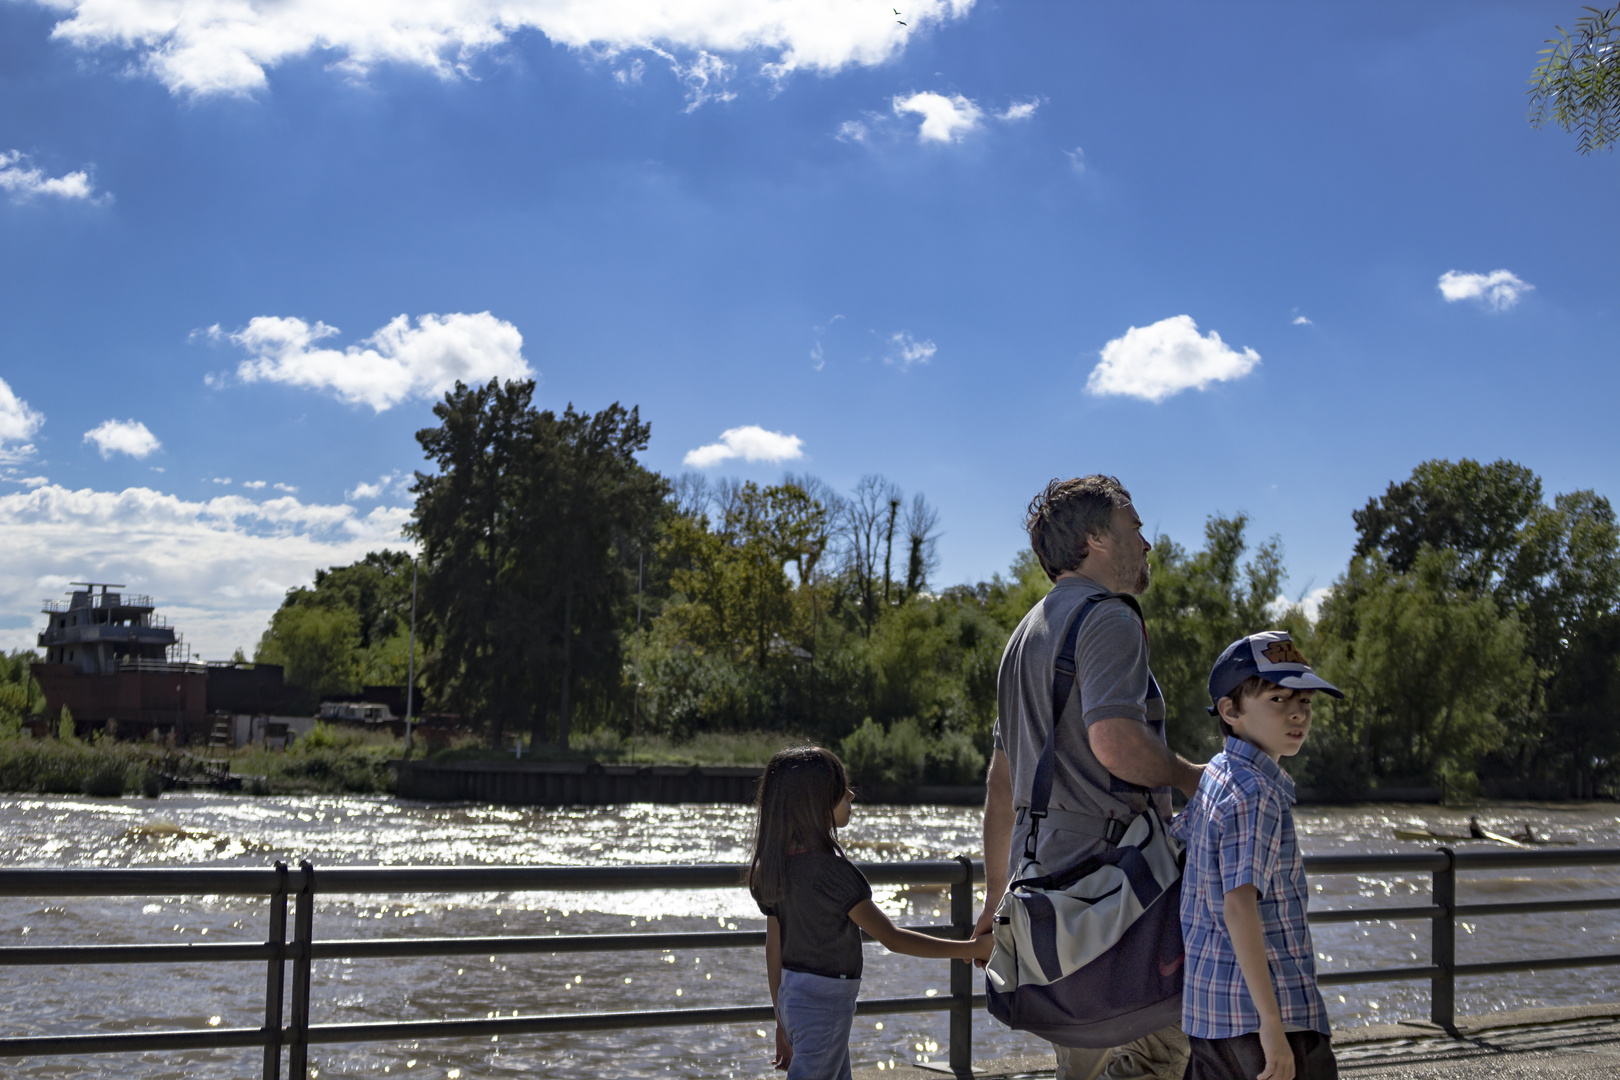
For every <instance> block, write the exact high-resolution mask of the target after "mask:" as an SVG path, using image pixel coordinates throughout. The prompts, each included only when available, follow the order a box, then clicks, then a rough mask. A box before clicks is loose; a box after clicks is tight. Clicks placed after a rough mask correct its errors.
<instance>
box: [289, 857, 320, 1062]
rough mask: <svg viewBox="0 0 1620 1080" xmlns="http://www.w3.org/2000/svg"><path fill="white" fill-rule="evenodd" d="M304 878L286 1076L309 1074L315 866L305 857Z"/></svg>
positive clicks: (296, 921)
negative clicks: (310, 976) (310, 969)
mask: <svg viewBox="0 0 1620 1080" xmlns="http://www.w3.org/2000/svg"><path fill="white" fill-rule="evenodd" d="M298 869H300V870H302V871H303V872H304V882H303V884H302V885H301V886H300V887H299V889H298V903H297V905H296V906H295V907H294V909H293V948H294V950H295V951H294V953H293V985H292V1031H291V1033H290V1035H291V1037H290V1038H289V1039H288V1040H287V1075H288V1077H289V1080H307V1078H308V1076H309V965H310V960H311V954H312V953H313V952H314V950H313V949H312V948H311V944H312V943H313V942H314V940H315V867H313V866H311V865H310V862H309V860H308V859H300V860H298Z"/></svg>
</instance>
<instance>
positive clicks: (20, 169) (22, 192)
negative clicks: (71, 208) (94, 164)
mask: <svg viewBox="0 0 1620 1080" xmlns="http://www.w3.org/2000/svg"><path fill="white" fill-rule="evenodd" d="M94 189H95V185H94V184H92V183H91V182H90V174H89V173H87V172H83V171H80V172H70V173H65V174H63V175H62V176H46V175H45V172H44V170H43V169H40V168H37V167H35V166H34V165H33V164H32V163H31V162H30V160H29V158H28V155H27V154H24V153H22V152H20V151H17V150H10V151H5V150H0V190H3V191H5V192H6V193H7V194H9V195H10V196H11V198H12V200H13V201H15V202H24V201H26V200H28V199H32V198H35V197H38V196H48V197H51V198H56V199H84V200H90V201H93V200H91V192H92V191H93V190H94Z"/></svg>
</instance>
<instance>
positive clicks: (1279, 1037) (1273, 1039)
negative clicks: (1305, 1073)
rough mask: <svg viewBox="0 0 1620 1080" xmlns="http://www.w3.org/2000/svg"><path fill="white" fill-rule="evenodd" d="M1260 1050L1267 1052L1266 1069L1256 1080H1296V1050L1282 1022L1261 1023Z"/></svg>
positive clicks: (1265, 1021)
mask: <svg viewBox="0 0 1620 1080" xmlns="http://www.w3.org/2000/svg"><path fill="white" fill-rule="evenodd" d="M1260 1048H1261V1049H1262V1050H1264V1051H1265V1052H1266V1067H1265V1069H1264V1070H1263V1071H1262V1072H1261V1073H1260V1075H1259V1076H1258V1077H1256V1078H1255V1080H1294V1048H1293V1047H1292V1046H1290V1045H1288V1034H1287V1032H1285V1031H1283V1027H1282V1021H1280V1020H1262V1021H1260Z"/></svg>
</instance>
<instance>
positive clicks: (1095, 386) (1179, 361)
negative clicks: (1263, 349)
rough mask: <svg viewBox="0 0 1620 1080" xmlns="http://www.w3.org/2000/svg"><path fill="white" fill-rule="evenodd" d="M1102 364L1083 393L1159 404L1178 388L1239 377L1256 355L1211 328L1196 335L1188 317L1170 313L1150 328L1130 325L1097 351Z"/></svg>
mask: <svg viewBox="0 0 1620 1080" xmlns="http://www.w3.org/2000/svg"><path fill="white" fill-rule="evenodd" d="M1101 355H1102V360H1101V362H1100V363H1098V365H1097V366H1096V367H1095V368H1093V369H1092V372H1091V377H1090V378H1089V379H1087V380H1086V389H1087V390H1089V391H1090V392H1091V393H1093V394H1097V395H1099V396H1107V395H1112V394H1117V395H1121V396H1124V397H1135V398H1142V399H1144V400H1146V401H1155V402H1157V401H1163V400H1164V399H1165V398H1167V397H1171V396H1173V395H1175V394H1179V393H1181V392H1182V391H1183V390H1202V389H1204V388H1205V387H1206V386H1208V385H1209V384H1210V383H1216V382H1226V381H1227V380H1229V379H1239V378H1242V377H1243V376H1245V375H1247V374H1248V373H1249V372H1250V371H1252V370H1254V366H1255V365H1256V364H1258V363H1259V362H1260V354H1259V353H1257V352H1255V351H1254V350H1253V349H1244V350H1243V351H1242V352H1237V351H1236V350H1234V349H1232V348H1231V347H1230V346H1228V345H1227V344H1226V343H1225V342H1223V341H1222V340H1221V336H1220V335H1219V334H1217V333H1216V332H1215V331H1213V330H1211V331H1210V332H1209V333H1208V334H1206V335H1204V336H1202V337H1200V336H1199V334H1198V324H1197V323H1195V322H1193V318H1192V316H1191V315H1173V316H1171V317H1170V318H1168V319H1160V320H1159V321H1158V322H1156V323H1154V324H1153V325H1152V326H1143V327H1136V326H1133V327H1131V328H1130V329H1128V330H1126V331H1125V333H1124V335H1123V336H1122V337H1117V338H1115V339H1114V340H1112V341H1110V342H1109V343H1108V344H1106V345H1104V346H1103V347H1102V353H1101Z"/></svg>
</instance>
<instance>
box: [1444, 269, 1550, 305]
mask: <svg viewBox="0 0 1620 1080" xmlns="http://www.w3.org/2000/svg"><path fill="white" fill-rule="evenodd" d="M1534 288H1535V286H1534V285H1532V284H1530V283H1529V282H1527V281H1523V280H1521V279H1520V278H1519V276H1518V275H1517V274H1514V273H1512V272H1511V271H1508V270H1492V271H1491V272H1490V273H1488V274H1464V273H1460V272H1458V271H1456V270H1447V271H1446V272H1445V273H1443V274H1441V275H1440V295H1441V296H1443V297H1445V298H1446V302H1447V303H1456V302H1457V301H1458V300H1478V301H1479V302H1480V303H1482V304H1485V305H1486V306H1487V307H1489V308H1490V309H1491V310H1492V311H1506V310H1507V309H1508V308H1510V307H1512V306H1513V305H1514V304H1517V303H1518V302H1519V298H1520V297H1521V296H1523V295H1524V294H1525V293H1527V292H1529V291H1531V290H1532V289H1534Z"/></svg>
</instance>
